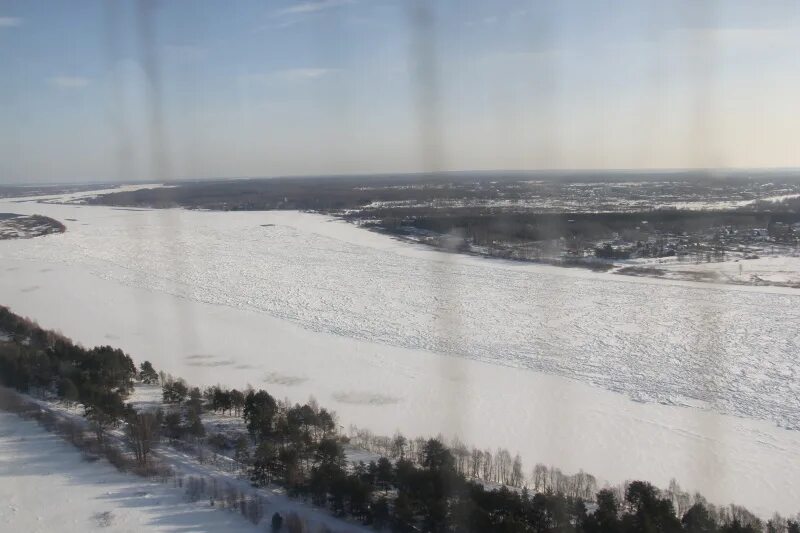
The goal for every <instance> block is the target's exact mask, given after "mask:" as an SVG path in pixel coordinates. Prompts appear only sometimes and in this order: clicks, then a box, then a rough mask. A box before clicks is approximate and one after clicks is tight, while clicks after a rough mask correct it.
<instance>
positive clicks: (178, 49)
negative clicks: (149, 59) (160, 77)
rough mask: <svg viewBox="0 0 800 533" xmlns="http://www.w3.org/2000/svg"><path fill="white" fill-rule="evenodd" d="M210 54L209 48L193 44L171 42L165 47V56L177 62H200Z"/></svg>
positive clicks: (168, 59)
mask: <svg viewBox="0 0 800 533" xmlns="http://www.w3.org/2000/svg"><path fill="white" fill-rule="evenodd" d="M207 56H208V50H206V49H205V48H203V47H202V46H196V45H192V44H170V45H167V46H165V47H164V57H165V58H166V59H167V61H173V62H175V63H198V62H200V61H203V60H205V59H206V57H207Z"/></svg>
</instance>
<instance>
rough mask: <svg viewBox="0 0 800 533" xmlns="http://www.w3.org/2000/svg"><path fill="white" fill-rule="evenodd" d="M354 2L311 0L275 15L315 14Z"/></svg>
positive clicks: (280, 10)
mask: <svg viewBox="0 0 800 533" xmlns="http://www.w3.org/2000/svg"><path fill="white" fill-rule="evenodd" d="M354 3H355V0H312V1H310V2H300V3H297V4H295V5H293V6H291V7H286V8H283V9H279V10H278V11H276V12H275V14H276V15H301V14H304V13H316V12H317V11H323V10H325V9H330V8H332V7H339V6H344V5H348V4H354Z"/></svg>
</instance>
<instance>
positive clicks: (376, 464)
mask: <svg viewBox="0 0 800 533" xmlns="http://www.w3.org/2000/svg"><path fill="white" fill-rule="evenodd" d="M0 381H1V382H2V384H3V385H4V386H6V387H9V388H13V389H16V390H17V391H20V392H22V393H26V394H31V395H37V396H40V397H44V396H50V397H54V398H58V399H59V400H61V401H65V402H72V403H78V404H80V405H82V406H83V409H84V412H85V416H86V418H87V420H89V422H90V427H91V428H92V429H93V431H94V436H93V439H94V440H95V442H96V443H99V444H101V445H102V444H103V443H104V442H105V443H106V445H108V430H109V429H110V428H115V427H122V428H124V429H125V436H126V438H125V443H126V446H127V449H128V452H129V454H130V455H132V457H133V463H134V464H135V465H136V468H138V469H139V470H140V471H143V472H149V471H154V470H157V469H158V468H159V465H158V463H157V461H155V460H154V459H153V451H154V450H156V449H157V448H158V447H159V446H165V445H169V444H170V443H172V444H174V445H177V444H179V443H183V445H191V443H197V442H200V441H204V442H206V443H207V444H208V445H210V446H212V447H213V448H215V449H216V450H218V451H219V452H220V453H229V454H231V455H232V456H233V457H234V458H235V460H236V461H237V462H240V463H241V464H243V465H245V467H246V470H247V472H248V475H249V478H250V481H251V482H252V484H253V486H256V487H258V486H267V485H269V486H274V485H278V486H281V487H284V488H285V489H286V491H287V492H288V493H289V494H290V495H292V496H294V497H297V498H302V499H304V500H306V501H310V502H311V503H313V504H314V505H316V506H318V507H320V508H325V509H327V510H329V511H330V512H331V513H333V514H335V515H337V516H340V517H344V518H347V519H349V520H354V521H357V522H359V523H362V524H365V525H370V526H372V527H373V528H374V529H375V530H376V531H392V532H397V533H401V532H414V531H426V532H428V531H429V532H456V531H459V532H460V531H464V532H486V531H497V532H587V533H599V532H609V533H627V532H648V533H649V532H676V533H677V532H681V531H685V532H697V533H700V532H720V533H734V532H737V533H738V532H767V533H773V532H775V533H778V532H781V533H800V524H799V523H798V522H797V521H796V520H792V519H784V518H781V517H780V516H777V515H776V516H774V517H773V518H772V519H770V520H769V521H766V522H764V521H762V520H761V519H759V518H758V517H756V516H755V515H753V514H752V513H750V512H748V511H747V510H746V509H743V508H741V507H737V506H733V505H730V506H716V505H712V504H710V503H708V502H706V501H705V499H703V498H702V496H700V495H692V496H690V495H688V494H686V493H681V492H680V491H676V490H674V489H673V488H670V489H667V490H661V489H659V488H657V487H655V486H653V485H652V484H650V483H648V482H647V481H631V482H629V483H626V484H625V485H624V486H622V487H605V488H602V489H599V490H597V487H596V485H595V483H594V478H592V477H591V476H588V475H586V474H581V477H579V478H575V479H572V480H571V481H570V482H569V483H567V482H565V481H564V478H563V476H562V477H561V478H559V477H558V476H557V475H556V472H557V471H556V470H552V469H551V470H548V469H547V468H545V467H539V466H537V469H534V477H533V480H532V483H527V482H525V480H524V479H523V478H524V476H523V475H522V473H521V472H522V466H521V462H519V458H514V459H512V458H511V457H510V456H508V457H507V458H505V457H504V458H503V459H500V457H499V456H498V457H496V458H495V459H494V460H489V461H488V462H487V461H486V460H485V459H486V458H485V457H483V456H481V455H480V454H478V456H477V457H476V455H475V453H469V452H468V451H466V448H465V447H461V446H454V447H449V446H447V445H446V444H445V443H444V441H443V440H442V439H441V438H431V439H415V440H409V439H406V438H405V437H403V436H401V435H396V436H394V437H392V438H385V437H384V438H379V437H375V436H372V435H371V434H369V432H364V431H356V432H354V433H353V432H351V433H353V434H352V435H351V436H350V437H347V436H346V435H344V434H342V433H341V432H340V431H339V429H338V425H337V420H336V415H335V413H333V412H331V411H329V410H327V409H325V408H322V407H320V406H318V405H317V404H316V402H313V401H309V402H308V403H306V404H303V405H300V404H295V405H291V404H289V403H287V402H282V401H279V400H277V399H276V398H274V397H273V396H272V395H271V394H270V393H269V392H268V391H265V390H255V389H248V390H242V391H239V390H236V389H226V388H223V387H220V386H216V387H208V388H205V389H204V390H201V389H200V388H199V387H193V386H191V385H189V384H187V383H185V382H184V381H183V380H181V379H179V378H177V379H176V378H173V377H171V376H169V375H167V374H165V373H163V372H161V373H159V372H157V371H156V369H155V368H154V367H153V365H152V364H151V363H149V362H147V361H144V362H142V363H141V364H140V365H139V366H138V367H137V366H136V365H135V364H134V362H133V360H132V359H131V358H130V356H128V355H127V354H125V353H123V352H122V351H121V350H119V349H115V348H112V347H110V346H100V347H95V348H90V349H87V348H84V347H81V346H79V345H77V344H75V343H73V342H72V341H70V340H69V339H68V338H66V337H64V336H63V335H60V334H57V333H54V332H52V331H47V330H44V329H42V328H40V327H39V326H38V325H37V324H36V323H34V322H33V321H31V320H29V319H26V318H23V317H20V316H17V315H15V314H14V313H12V312H11V311H10V310H9V309H8V308H6V307H0ZM137 383H143V384H148V385H151V386H158V385H160V387H161V393H162V400H163V405H164V408H163V409H159V410H157V411H156V412H152V411H143V410H140V411H137V410H136V409H134V408H133V407H132V405H131V404H130V403H128V402H126V400H127V399H128V398H129V396H130V394H131V392H132V391H133V388H134V386H135V384H137ZM204 412H216V413H219V414H222V415H225V414H227V415H228V416H231V417H236V418H241V420H242V422H243V424H244V427H246V431H247V433H246V435H245V436H241V437H240V438H237V439H231V438H229V437H228V436H226V435H225V434H221V433H209V432H207V430H206V428H205V427H204V426H203V423H202V421H201V414H202V413H204ZM348 442H349V443H350V444H354V445H360V446H362V447H365V448H369V449H372V450H373V451H375V450H380V451H381V452H382V453H381V455H380V456H379V458H378V459H377V460H371V461H369V462H368V463H366V464H365V463H364V462H358V463H354V462H352V461H348V459H347V457H346V453H345V445H346V444H348ZM111 455H112V456H113V455H114V454H111ZM501 460H502V462H503V463H504V465H505V466H504V467H503V468H502V470H500V469H498V467H497V466H496V464H497V461H501ZM654 460H657V458H654ZM112 462H114V461H112ZM117 462H120V460H119V458H117ZM487 464H488V465H489V466H488V467H487ZM492 465H495V466H492ZM486 468H488V469H489V471H490V472H489V474H491V473H492V472H494V473H495V477H496V479H497V480H498V481H500V482H503V483H504V484H501V485H498V484H496V483H487V482H486V481H481V478H483V479H486V477H488V476H487V475H486V474H487V473H486V472H482V470H485V469H486ZM501 471H502V472H503V474H502V475H499V474H498V472H501ZM537 472H538V473H537ZM559 474H560V473H559ZM537 476H538V477H537ZM559 480H561V481H559ZM242 512H243V513H244V512H245V507H244V506H242ZM248 512H249V511H248ZM254 516H256V518H257V519H258V520H260V516H259V515H258V514H257V513H255V514H254ZM258 520H256V521H258ZM270 524H271V526H270V527H272V529H273V530H274V531H275V530H278V531H279V530H281V528H282V527H283V526H282V522H281V519H280V517H277V519H276V518H275V517H273V520H272V521H271V522H270ZM285 529H286V530H287V531H294V530H297V531H300V529H292V528H291V527H290V524H289V522H288V521H287V524H286V528H285Z"/></svg>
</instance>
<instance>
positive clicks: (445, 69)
mask: <svg viewBox="0 0 800 533" xmlns="http://www.w3.org/2000/svg"><path fill="white" fill-rule="evenodd" d="M799 51H800V2H798V1H797V0H787V1H771V0H752V1H738V0H723V1H718V2H715V1H704V0H687V1H679V0H653V1H649V0H630V1H625V0H585V1H578V0H559V1H538V0H537V1H531V0H493V1H491V2H487V1H484V0H296V1H289V0H281V1H264V0H261V1H250V0H236V1H235V2H225V1H221V0H218V1H203V0H151V1H133V0H118V1H102V0H75V1H49V0H48V1H44V0H21V1H7V0H6V1H4V0H0V73H1V74H0V184H6V183H44V182H76V181H112V180H159V181H161V180H169V179H178V178H205V177H245V176H254V177H257V176H282V175H309V174H311V175H327V174H350V173H394V172H424V171H433V170H500V169H505V170H511V169H518V170H526V169H529V170H536V169H637V168H641V169H656V168H700V167H703V168H754V167H758V168H762V167H767V168H773V167H799V166H800V140H799V139H800V120H798V119H800V96H798V95H800V53H798V52H799Z"/></svg>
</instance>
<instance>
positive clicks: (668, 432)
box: [0, 201, 800, 513]
mask: <svg viewBox="0 0 800 533" xmlns="http://www.w3.org/2000/svg"><path fill="white" fill-rule="evenodd" d="M13 206H14V209H13V210H14V212H18V213H40V214H44V215H47V216H51V217H53V218H56V219H58V220H60V221H62V222H64V223H65V224H66V226H67V232H66V233H65V234H63V235H58V236H48V237H44V238H40V239H33V240H30V241H25V242H22V241H18V242H10V241H9V242H3V243H0V272H1V273H2V276H0V303H3V304H6V305H10V306H11V307H12V309H13V310H14V311H16V312H18V313H22V314H27V315H30V316H32V317H34V318H36V319H37V320H39V322H40V323H41V324H42V325H43V326H44V327H49V328H57V329H61V330H62V331H63V332H64V333H65V334H67V335H68V336H70V337H72V338H75V339H77V340H79V341H81V342H84V343H86V344H97V343H107V344H112V345H115V346H120V347H122V348H123V349H125V350H127V351H129V352H130V353H131V354H132V355H133V357H134V358H135V359H137V360H142V359H150V360H151V361H153V363H154V364H155V365H156V367H157V368H160V369H164V370H166V371H168V372H172V373H174V374H177V375H180V376H183V377H185V378H187V379H188V380H189V381H190V382H195V383H198V384H210V383H216V382H220V383H224V384H227V385H230V386H242V385H244V384H246V383H251V384H253V385H254V386H263V387H265V388H268V389H269V390H271V391H273V393H275V394H277V395H278V396H286V397H288V398H290V399H292V400H305V399H306V398H307V396H308V395H309V394H314V395H315V396H316V397H317V398H318V400H319V401H320V403H321V404H322V405H329V406H331V407H333V408H334V409H336V410H337V412H339V414H340V416H341V422H342V424H343V425H347V424H349V423H355V424H357V425H359V426H365V427H371V428H373V429H374V430H376V431H378V432H383V433H389V434H390V433H392V432H393V431H394V430H395V429H399V430H401V431H403V432H404V433H406V434H409V435H412V436H413V435H417V434H432V433H433V434H435V433H438V432H440V431H441V432H443V433H445V434H446V435H453V434H458V435H459V436H460V437H461V438H462V439H463V440H465V441H466V442H468V443H472V444H476V445H479V446H486V447H495V446H504V447H507V448H509V449H510V450H511V451H512V453H514V452H515V451H519V452H520V453H522V454H523V457H524V458H525V459H526V460H527V463H528V466H532V465H533V463H534V462H536V461H541V462H545V463H549V464H553V465H556V466H559V467H561V468H562V469H564V470H566V471H576V470H578V469H579V468H583V469H585V470H587V471H589V472H592V473H595V474H597V475H598V476H600V477H601V478H604V479H607V480H609V481H612V482H618V481H621V480H623V479H626V478H634V477H640V478H646V479H649V480H651V481H654V482H656V483H659V484H662V485H665V484H666V483H667V482H668V480H669V478H670V477H672V476H675V477H677V478H678V480H679V481H680V482H681V484H682V485H684V486H685V487H687V488H689V489H697V490H701V491H702V492H704V493H705V494H706V495H707V496H708V497H709V499H711V500H712V501H716V502H720V503H727V502H730V501H734V502H736V503H741V504H746V505H748V506H751V507H752V508H754V509H755V510H758V511H761V512H764V513H769V512H771V511H773V510H780V511H782V512H784V513H788V512H792V513H794V512H797V511H798V507H800V505H798V502H800V482H798V481H796V480H797V479H800V432H798V431H794V430H788V429H783V428H781V427H778V425H776V423H777V424H779V425H780V426H783V427H784V428H800V394H798V393H800V381H798V379H797V378H798V373H800V366H799V365H798V363H800V333H799V332H798V331H799V330H798V328H797V326H796V324H798V323H800V291H797V290H792V289H780V288H767V287H738V286H727V285H714V284H699V283H690V282H675V281H669V280H658V279H640V278H627V277H622V276H615V275H613V274H607V273H606V274H602V273H592V272H586V271H582V270H576V269H561V268H557V267H546V266H541V265H523V264H518V263H508V262H502V261H494V260H484V259H479V258H475V257H466V256H458V255H453V254H444V253H440V252H437V251H434V250H430V249H424V248H422V247H416V246H412V245H409V244H406V243H401V242H398V241H394V240H392V239H390V238H389V237H387V236H384V235H380V234H375V233H370V232H367V231H363V230H361V229H358V228H356V227H353V226H351V225H348V224H346V223H342V222H338V221H331V220H329V219H327V218H325V217H322V216H318V215H310V214H301V213H295V212H263V213H259V212H248V213H214V212H199V211H194V212H192V211H184V210H167V211H147V210H128V209H113V208H105V207H86V206H79V205H55V204H36V203H14V204H13ZM10 210H11V209H9V208H8V206H7V205H6V202H3V201H0V212H2V211H10ZM618 393H621V394H618Z"/></svg>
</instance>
